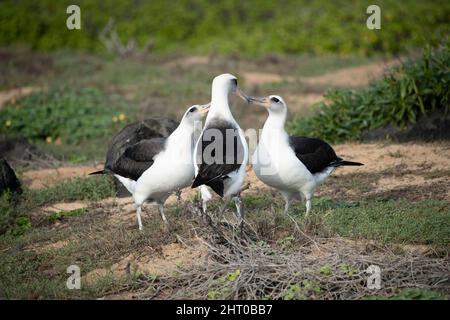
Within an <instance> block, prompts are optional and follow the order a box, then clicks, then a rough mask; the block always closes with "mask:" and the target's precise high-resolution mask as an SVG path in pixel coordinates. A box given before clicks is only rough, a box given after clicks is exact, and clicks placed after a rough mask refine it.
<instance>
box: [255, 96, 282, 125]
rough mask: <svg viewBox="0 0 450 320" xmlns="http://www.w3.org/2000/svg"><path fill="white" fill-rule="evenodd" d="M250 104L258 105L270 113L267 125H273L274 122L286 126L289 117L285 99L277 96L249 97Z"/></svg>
mask: <svg viewBox="0 0 450 320" xmlns="http://www.w3.org/2000/svg"><path fill="white" fill-rule="evenodd" d="M247 98H248V103H249V104H256V105H259V106H262V107H264V108H266V110H267V111H268V112H269V118H268V119H267V121H266V124H267V125H269V124H272V122H274V124H275V123H278V124H280V125H283V126H284V123H285V121H286V117H287V105H286V102H284V100H283V98H282V97H280V96H277V95H270V96H267V97H261V98H260V97H247Z"/></svg>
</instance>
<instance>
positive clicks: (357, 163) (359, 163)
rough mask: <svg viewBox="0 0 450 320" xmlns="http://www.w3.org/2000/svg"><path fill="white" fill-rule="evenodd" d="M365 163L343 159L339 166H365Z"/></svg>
mask: <svg viewBox="0 0 450 320" xmlns="http://www.w3.org/2000/svg"><path fill="white" fill-rule="evenodd" d="M363 165H364V163H361V162H353V161H346V160H342V161H340V162H339V163H338V166H363Z"/></svg>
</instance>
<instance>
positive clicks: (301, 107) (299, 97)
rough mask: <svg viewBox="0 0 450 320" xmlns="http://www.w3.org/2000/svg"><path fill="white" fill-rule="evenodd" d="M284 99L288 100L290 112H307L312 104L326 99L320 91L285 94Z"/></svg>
mask: <svg viewBox="0 0 450 320" xmlns="http://www.w3.org/2000/svg"><path fill="white" fill-rule="evenodd" d="M283 99H284V100H285V101H286V103H287V105H288V107H289V112H290V113H301V114H305V112H306V111H309V110H310V109H311V106H312V105H314V104H316V103H319V102H321V101H323V100H324V98H323V95H322V94H318V93H305V94H290V95H284V96H283Z"/></svg>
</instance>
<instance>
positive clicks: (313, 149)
mask: <svg viewBox="0 0 450 320" xmlns="http://www.w3.org/2000/svg"><path fill="white" fill-rule="evenodd" d="M248 100H249V103H252V104H258V105H261V106H263V107H265V108H266V109H267V111H268V112H269V117H268V118H267V120H266V122H265V123H264V127H263V130H262V133H261V138H260V141H259V143H258V146H257V148H256V150H255V153H254V155H253V170H254V171H255V174H256V176H257V177H258V178H259V179H260V180H261V181H262V182H264V183H265V184H267V185H269V186H271V187H273V188H275V189H278V190H279V191H280V192H281V194H282V195H283V197H284V200H285V208H284V212H285V213H286V212H287V211H288V209H289V205H290V202H291V201H292V200H293V199H298V198H300V199H301V198H302V199H304V200H306V214H308V213H309V211H310V210H311V200H312V197H313V195H314V191H315V189H316V187H317V186H318V185H320V184H321V183H323V182H324V181H325V179H326V178H327V177H328V176H329V175H330V174H331V173H332V172H333V171H334V170H335V169H336V168H337V167H340V166H361V165H363V164H362V163H359V162H352V161H346V160H343V159H342V158H340V157H338V156H337V155H336V153H335V152H334V150H333V148H332V147H331V146H330V145H329V144H328V143H326V142H325V141H323V140H320V139H316V138H308V137H297V136H289V135H288V133H287V132H286V130H285V129H284V125H285V122H286V116H287V106H286V103H285V102H284V100H283V99H282V98H281V97H280V96H274V95H271V96H269V97H265V98H255V97H248Z"/></svg>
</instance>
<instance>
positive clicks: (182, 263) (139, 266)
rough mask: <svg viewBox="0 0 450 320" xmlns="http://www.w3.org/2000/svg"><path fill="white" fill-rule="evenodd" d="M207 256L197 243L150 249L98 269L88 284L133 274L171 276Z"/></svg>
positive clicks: (89, 278) (92, 274) (86, 277)
mask: <svg viewBox="0 0 450 320" xmlns="http://www.w3.org/2000/svg"><path fill="white" fill-rule="evenodd" d="M206 255H207V250H206V248H205V247H204V246H203V245H201V244H199V243H197V244H193V245H190V246H189V247H186V246H183V245H182V244H179V243H171V244H168V245H163V246H161V248H158V249H153V248H149V249H148V252H141V253H132V254H129V255H127V256H125V257H123V258H122V259H120V261H119V262H117V263H115V264H113V265H112V266H110V267H109V268H102V269H96V270H93V271H91V272H89V273H88V274H87V275H86V276H85V281H86V282H87V283H93V282H95V281H96V280H97V279H99V278H101V277H104V276H106V275H113V276H114V277H116V278H126V277H128V276H130V275H131V274H136V273H147V274H152V275H155V276H156V275H170V274H172V273H173V272H176V271H177V269H178V268H182V267H186V266H190V265H191V266H192V265H195V264H199V263H203V262H204V260H205V257H206Z"/></svg>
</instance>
